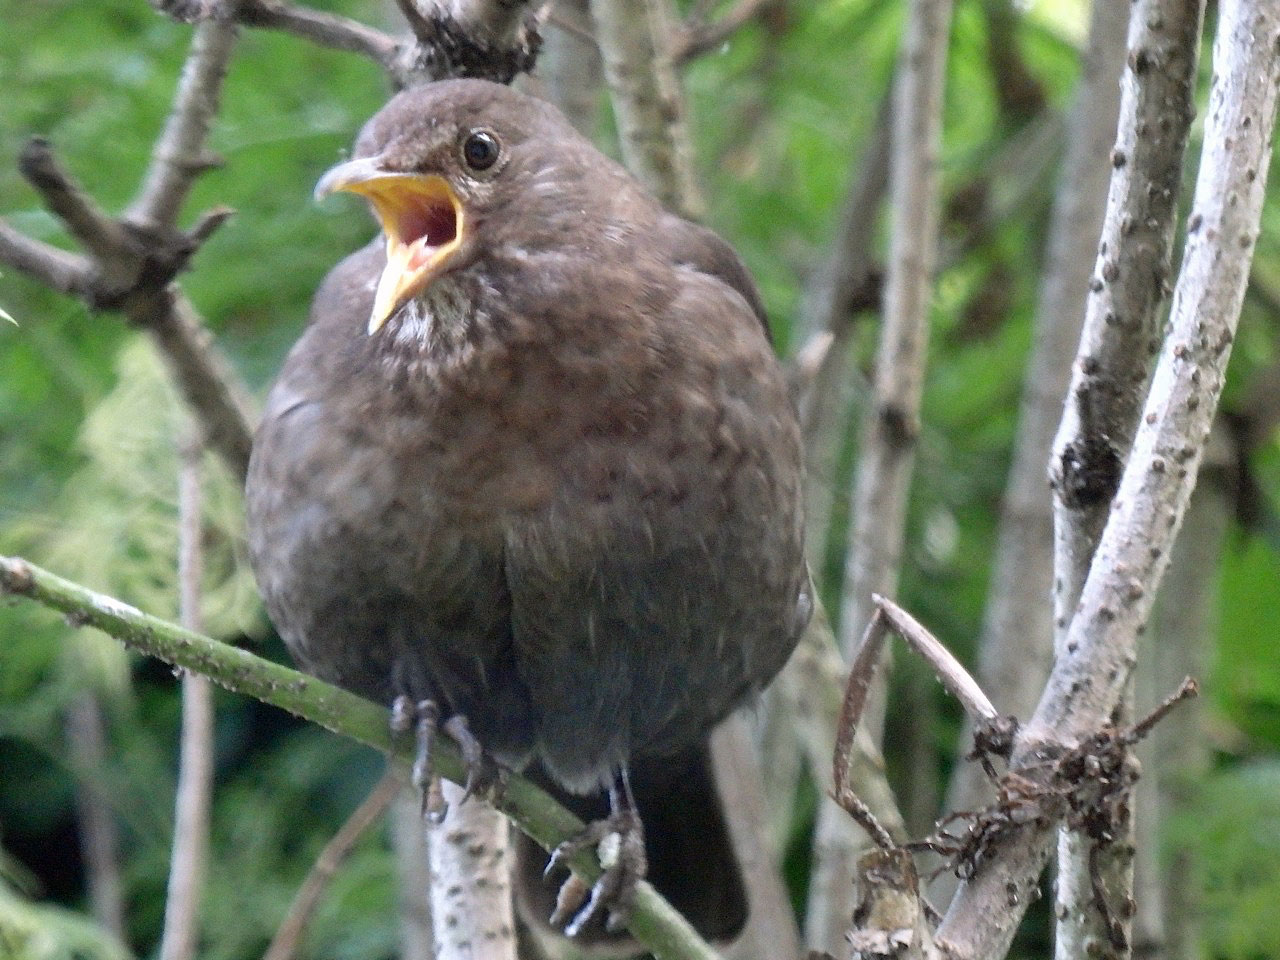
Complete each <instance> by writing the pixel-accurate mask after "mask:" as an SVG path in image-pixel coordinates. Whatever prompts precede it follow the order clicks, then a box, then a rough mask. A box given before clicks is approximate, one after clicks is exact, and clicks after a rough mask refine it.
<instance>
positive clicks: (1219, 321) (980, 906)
mask: <svg viewBox="0 0 1280 960" xmlns="http://www.w3.org/2000/svg"><path fill="white" fill-rule="evenodd" d="M1278 33H1280V10H1277V9H1276V8H1275V7H1274V6H1273V5H1261V6H1253V5H1249V4H1246V3H1243V2H1240V0H1227V2H1223V3H1222V4H1221V5H1220V8H1219V21H1218V36H1217V39H1216V41H1215V44H1214V74H1215V79H1214V84H1213V88H1212V91H1211V93H1210V107H1209V111H1208V116H1207V119H1206V123H1205V132H1204V150H1203V153H1202V156H1201V163H1200V172H1199V176H1198V178H1197V182H1196V191H1195V198H1194V201H1193V204H1192V215H1191V219H1190V221H1189V223H1188V232H1189V235H1188V240H1187V246H1186V250H1185V253H1184V257H1183V262H1182V269H1181V271H1180V273H1179V277H1178V284H1177V287H1176V289H1175V292H1174V297H1173V306H1172V310H1171V315H1170V316H1171V320H1170V331H1169V334H1168V336H1167V338H1166V340H1165V345H1164V348H1163V349H1162V351H1161V355H1160V360H1159V363H1158V365H1157V367H1156V372H1155V376H1154V378H1153V381H1152V387H1151V391H1150V396H1149V397H1148V399H1147V403H1146V407H1145V412H1144V415H1143V417H1142V418H1141V420H1140V422H1139V426H1138V432H1137V435H1136V437H1135V440H1134V444H1133V452H1132V454H1131V455H1130V457H1129V461H1128V464H1127V466H1126V469H1125V471H1124V474H1123V477H1122V479H1121V483H1120V489H1119V492H1118V493H1117V495H1116V498H1115V502H1114V505H1113V507H1112V510H1111V515H1110V518H1109V519H1108V521H1107V525H1106V527H1105V529H1104V531H1103V535H1102V539H1101V541H1100V542H1099V545H1098V549H1097V551H1096V554H1095V557H1094V561H1093V563H1092V565H1091V568H1090V572H1089V576H1088V578H1087V580H1086V581H1085V585H1084V589H1083V591H1082V592H1081V599H1080V606H1079V609H1078V611H1077V612H1076V614H1075V616H1074V617H1073V618H1072V621H1071V625H1070V628H1069V630H1068V632H1067V635H1066V637H1065V642H1064V643H1063V644H1062V645H1061V653H1060V655H1059V656H1058V658H1057V660H1056V662H1055V666H1054V670H1053V672H1052V674H1051V675H1050V678H1049V684H1048V686H1047V687H1046V690H1045V694H1044V696H1043V697H1042V699H1041V701H1040V705H1039V707H1038V708H1037V710H1036V714H1035V716H1033V717H1032V718H1031V721H1030V723H1028V724H1027V725H1026V726H1025V727H1024V729H1023V732H1022V735H1021V737H1020V738H1019V742H1018V744H1017V747H1016V749H1015V752H1014V756H1013V761H1012V769H1013V770H1014V771H1015V772H1016V773H1018V774H1019V775H1022V776H1030V777H1032V778H1034V777H1035V776H1037V775H1040V776H1043V770H1044V769H1045V768H1044V766H1043V763H1042V761H1044V760H1046V759H1051V758H1052V757H1054V756H1056V755H1058V754H1059V753H1060V752H1061V750H1062V749H1063V747H1064V746H1070V745H1075V744H1079V743H1080V742H1081V741H1082V740H1084V739H1085V738H1086V737H1088V736H1090V735H1092V734H1093V733H1094V732H1096V731H1097V730H1099V729H1101V728H1102V727H1103V725H1104V724H1105V723H1106V722H1107V719H1108V718H1109V717H1110V716H1111V714H1112V712H1113V711H1114V710H1115V708H1116V707H1117V706H1118V705H1119V703H1120V700H1121V697H1122V694H1123V692H1124V690H1125V687H1126V684H1127V678H1128V674H1129V672H1130V670H1131V669H1132V666H1133V662H1134V659H1135V647H1136V640H1137V636H1138V633H1139V631H1140V629H1141V628H1142V627H1143V626H1144V625H1145V624H1146V621H1147V618H1148V617H1149V615H1150V612H1151V604H1152V600H1153V596H1154V593H1155V591H1156V590H1157V589H1158V588H1159V586H1160V582H1161V579H1162V578H1163V575H1164V572H1165V568H1166V566H1167V564H1168V557H1169V552H1170V549H1171V547H1172V544H1173V540H1174V538H1175V536H1176V534H1177V532H1178V528H1179V525H1180V523H1181V521H1182V517H1183V514H1184V512H1185V510H1186V506H1187V502H1188V501H1189V499H1190V496H1191V491H1192V489H1193V488H1194V486H1195V479H1196V473H1197V470H1198V468H1199V464H1200V458H1201V456H1202V454H1203V450H1204V445H1205V441H1206V438H1207V437H1208V435H1209V427H1210V424H1211V422H1212V418H1213V415H1214V411H1215V410H1216V407H1217V404H1218V400H1219V399H1220V397H1221V393H1222V388H1223V384H1224V380H1225V377H1224V374H1225V368H1226V363H1227V359H1228V357H1229V355H1230V348H1231V343H1232V341H1233V340H1234V337H1235V329H1236V326H1237V324H1238V322H1239V315H1240V305H1241V302H1242V300H1243V298H1244V288H1245V285H1246V283H1247V280H1248V272H1249V265H1250V262H1251V260H1252V253H1253V245H1254V242H1255V240H1256V238H1257V235H1258V225H1259V220H1260V216H1261V208H1262V197H1263V192H1264V188H1265V179H1266V177H1265V174H1266V171H1267V169H1268V164H1269V161H1270V157H1271V137H1272V131H1273V128H1274V122H1275V111H1276V91H1277V84H1278V83H1280V60H1278V59H1277V58H1276V56H1275V38H1276V36H1277V34H1278ZM1051 834H1052V831H1051V828H1049V827H1047V826H1045V825H1042V824H1039V823H1031V824H1027V825H1020V826H1017V827H1011V828H1010V829H1009V830H1008V834H1007V836H1006V837H1005V838H1004V840H1003V841H1002V842H1001V844H1000V845H999V847H998V848H997V849H996V851H995V852H994V853H993V855H992V856H991V857H990V858H988V859H987V861H986V862H984V863H982V864H980V865H979V868H978V870H977V872H976V873H975V874H974V876H973V877H972V879H970V880H969V881H967V882H966V883H964V884H963V885H962V886H961V888H960V890H959V892H958V893H957V895H956V897H955V899H954V900H953V901H952V904H951V908H950V910H949V911H948V913H947V916H946V918H945V919H944V921H943V924H942V926H941V927H940V928H939V929H938V931H937V941H938V943H939V945H940V946H941V947H943V948H944V949H946V950H949V951H950V952H951V953H952V954H953V955H954V957H956V958H960V960H963V958H970V957H974V958H976V957H998V956H1002V955H1003V954H1004V953H1005V952H1006V951H1007V949H1008V945H1009V942H1010V940H1011V939H1012V936H1013V932H1014V930H1015V929H1016V926H1017V923H1018V920H1019V919H1020V918H1021V916H1022V912H1023V910H1024V909H1025V906H1026V903H1027V902H1028V899H1029V893H1030V891H1031V889H1032V886H1033V884H1034V882H1035V879H1036V877H1037V876H1038V873H1039V871H1040V869H1041V868H1042V867H1043V865H1044V862H1045V860H1046V859H1047V857H1048V854H1049V849H1050V839H1051Z"/></svg>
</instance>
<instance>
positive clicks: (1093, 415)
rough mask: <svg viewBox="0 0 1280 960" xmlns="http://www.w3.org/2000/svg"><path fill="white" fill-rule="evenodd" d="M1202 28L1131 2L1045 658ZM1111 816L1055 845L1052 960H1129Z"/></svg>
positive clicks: (1184, 125)
mask: <svg viewBox="0 0 1280 960" xmlns="http://www.w3.org/2000/svg"><path fill="white" fill-rule="evenodd" d="M1203 15H1204V4H1203V2H1202V0H1143V2H1139V3H1137V4H1136V5H1135V6H1134V7H1133V9H1132V15H1131V20H1130V29H1129V50H1130V53H1129V69H1128V70H1127V71H1125V73H1124V75H1123V84H1122V96H1121V103H1120V120H1119V128H1118V135H1117V138H1116V146H1115V149H1114V150H1112V152H1111V165H1112V167H1113V172H1112V175H1111V185H1110V191H1109V193H1108V197H1107V209H1106V215H1105V218H1104V221H1103V227H1102V239H1101V242H1100V243H1099V245H1098V257H1097V263H1096V265H1095V267H1094V277H1093V280H1092V282H1091V284H1090V290H1091V295H1090V297H1089V298H1088V301H1087V305H1086V310H1085V318H1084V327H1083V330H1082V333H1081V340H1080V347H1079V351H1078V354H1077V360H1076V364H1075V367H1074V371H1073V377H1072V384H1071V389H1070V393H1069V394H1068V401H1067V406H1066V410H1065V412H1064V415H1063V418H1062V424H1061V426H1060V427H1059V431H1058V436H1057V438H1056V439H1055V443H1054V447H1055V452H1054V456H1053V461H1052V468H1051V473H1052V475H1053V478H1054V490H1055V510H1054V517H1055V548H1056V549H1055V562H1054V578H1053V582H1054V594H1053V596H1054V616H1055V623H1057V624H1058V625H1059V626H1058V630H1057V631H1056V640H1057V641H1058V643H1057V644H1055V646H1057V647H1058V652H1059V653H1061V647H1060V643H1061V642H1062V640H1063V638H1064V637H1065V635H1066V627H1067V624H1068V622H1069V619H1070V617H1071V615H1072V613H1073V612H1074V611H1075V609H1076V604H1077V602H1078V601H1079V597H1080V590H1081V587H1082V586H1083V583H1084V578H1085V576H1086V574H1087V573H1088V570H1089V566H1090V562H1091V561H1092V559H1093V555H1094V549H1095V547H1096V546H1097V542H1098V538H1099V536H1100V535H1101V533H1102V525H1103V523H1104V522H1106V518H1107V512H1108V509H1109V506H1110V503H1111V497H1112V494H1113V493H1114V492H1115V485H1116V484H1117V483H1118V481H1119V478H1120V470H1121V467H1122V465H1123V464H1124V460H1125V458H1126V456H1127V455H1128V452H1129V445H1130V443H1131V441H1132V438H1133V434H1134V430H1135V429H1136V427H1137V418H1138V414H1139V411H1140V408H1141V405H1142V402H1143V398H1144V397H1145V396H1146V392H1147V384H1148V382H1149V364H1148V362H1147V358H1148V356H1149V355H1150V354H1151V353H1152V352H1154V350H1155V349H1156V348H1157V345H1158V343H1159V329H1160V326H1159V325H1160V306H1161V303H1162V301H1163V299H1164V296H1165V288H1166V279H1165V278H1166V277H1167V276H1168V274H1169V260H1170V255H1171V252H1172V247H1173V229H1174V222H1173V221H1174V215H1175V213H1176V210H1177V199H1178V192H1179V187H1180V185H1181V172H1182V166H1183V153H1184V151H1185V148H1186V140H1187V134H1188V131H1189V129H1190V125H1191V118H1192V116H1193V115H1194V112H1195V107H1194V101H1193V97H1194V94H1195V75H1196V64H1197V60H1198V53H1199V44H1200V32H1201V22H1202V19H1203ZM1124 699H1125V700H1126V701H1129V700H1131V699H1132V698H1131V697H1126V698H1124ZM1120 811H1121V813H1123V815H1124V821H1125V822H1124V823H1118V824H1117V832H1116V837H1117V838H1116V840H1115V841H1114V842H1113V841H1111V840H1105V841H1096V840H1091V839H1090V838H1088V837H1086V836H1083V835H1074V836H1073V835H1071V833H1070V832H1069V831H1068V832H1064V834H1063V836H1062V838H1061V841H1060V844H1059V858H1058V860H1059V868H1058V881H1057V909H1056V910H1055V915H1056V917H1057V919H1058V932H1057V936H1056V937H1055V947H1056V952H1057V956H1058V957H1059V958H1062V960H1066V958H1071V957H1074V956H1077V955H1078V954H1079V953H1080V952H1081V951H1082V950H1084V949H1085V945H1086V944H1088V943H1097V944H1108V945H1109V946H1110V947H1111V948H1112V949H1114V951H1115V952H1116V953H1117V955H1123V954H1126V953H1127V952H1128V950H1129V940H1130V937H1129V928H1130V927H1131V925H1132V924H1131V921H1132V915H1131V913H1129V912H1128V911H1125V910H1122V909H1121V910H1117V909H1112V908H1110V907H1108V906H1107V903H1108V902H1111V903H1117V904H1124V903H1126V902H1128V901H1129V900H1130V899H1132V887H1133V861H1132V857H1130V856H1128V855H1127V851H1128V850H1130V849H1132V838H1131V837H1130V836H1129V834H1130V832H1131V830H1132V817H1131V816H1129V815H1128V814H1129V806H1128V804H1124V805H1121V808H1120ZM1108 888H1109V889H1108ZM1099 890H1107V893H1106V896H1107V897H1109V901H1108V900H1104V899H1102V897H1101V896H1099V894H1098V891H1099Z"/></svg>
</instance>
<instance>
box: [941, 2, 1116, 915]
mask: <svg viewBox="0 0 1280 960" xmlns="http://www.w3.org/2000/svg"><path fill="white" fill-rule="evenodd" d="M1128 23H1129V8H1128V7H1127V6H1125V5H1124V4H1118V3H1111V2H1108V0H1095V2H1094V4H1093V10H1092V16H1091V20H1090V26H1089V42H1088V49H1087V50H1086V51H1085V55H1084V63H1083V69H1082V74H1081V77H1080V82H1079V85H1078V87H1077V90H1076V94H1075V98H1074V100H1073V103H1072V106H1071V114H1070V117H1069V119H1068V133H1067V137H1066V144H1065V147H1066V155H1065V157H1064V158H1063V161H1062V173H1061V177H1060V181H1059V186H1058V191H1057V196H1056V199H1055V201H1054V207H1053V214H1052V220H1051V222H1050V226H1049V240H1048V243H1047V245H1046V249H1045V256H1044V275H1043V279H1042V281H1041V284H1040V296H1039V303H1038V304H1037V307H1036V313H1035V319H1034V331H1033V334H1032V336H1033V340H1032V346H1031V355H1030V357H1029V358H1028V360H1027V373H1026V378H1025V380H1024V381H1023V385H1022V399H1021V402H1020V404H1019V411H1018V427H1017V434H1016V436H1015V438H1014V444H1013V463H1012V464H1011V465H1010V467H1009V479H1008V482H1007V484H1006V485H1005V495H1004V500H1003V503H1002V505H1001V510H1000V525H999V529H998V532H997V535H996V550H995V558H994V561H993V563H992V570H993V572H992V575H991V587H990V591H989V594H988V598H987V605H986V610H985V611H984V615H983V622H982V634H981V636H980V637H979V640H978V652H977V659H978V677H979V682H980V683H981V684H982V686H983V688H984V689H985V690H987V691H988V692H990V694H991V695H992V697H993V698H995V700H996V701H997V702H998V703H1000V704H1001V705H1002V706H1003V707H1004V710H1005V712H1006V713H1008V714H1011V715H1013V716H1015V717H1027V716H1030V714H1031V711H1032V710H1034V709H1035V704H1036V699H1037V697H1038V696H1039V694H1040V692H1041V690H1043V689H1044V681H1045V678H1046V677H1047V676H1048V673H1049V666H1050V663H1051V662H1052V655H1053V615H1052V608H1051V604H1050V597H1051V596H1052V593H1051V591H1052V586H1053V511H1052V499H1051V497H1050V494H1049V488H1048V484H1047V483H1046V477H1045V471H1046V468H1047V465H1048V463H1049V454H1050V450H1051V449H1052V445H1053V437H1054V433H1055V431H1056V429H1057V426H1058V422H1059V421H1060V420H1061V418H1062V398H1063V397H1064V396H1065V395H1066V392H1067V384H1068V382H1069V380H1070V378H1071V357H1072V356H1073V351H1074V348H1075V345H1076V343H1077V342H1078V341H1079V338H1080V326H1081V324H1082V323H1083V320H1084V310H1085V295H1086V292H1087V290H1088V279H1089V269H1090V264H1091V263H1092V259H1093V257H1094V255H1095V254H1096V252H1097V243H1098V234H1099V231H1100V230H1101V228H1102V214H1103V209H1104V207H1105V205H1106V193H1107V183H1108V179H1109V175H1110V170H1111V168H1110V165H1109V164H1107V163H1106V162H1105V160H1104V159H1103V158H1105V156H1106V154H1107V148H1108V147H1109V146H1110V145H1111V144H1112V143H1114V140H1115V135H1116V121H1117V117H1118V116H1119V109H1120V73H1121V71H1122V69H1123V67H1124V55H1125V38H1126V33H1127V30H1128ZM972 735H973V725H972V723H969V724H966V726H965V730H964V732H963V733H962V734H961V742H962V743H968V742H969V741H970V740H971V738H972ZM990 792H991V788H990V785H989V781H988V780H987V778H986V776H985V774H984V772H983V770H982V768H981V767H980V766H979V765H977V764H972V763H964V764H957V766H956V769H955V774H954V775H953V778H952V781H951V787H950V790H949V792H948V802H947V806H948V808H949V809H951V810H974V809H977V808H978V807H979V806H981V805H982V803H983V802H984V798H985V797H987V796H989V795H990ZM934 890H935V895H938V896H939V900H940V902H946V901H947V900H949V899H950V896H951V893H953V892H954V890H955V881H954V878H953V877H952V876H951V875H950V874H946V875H944V876H943V877H941V878H939V882H938V883H937V884H935V887H934Z"/></svg>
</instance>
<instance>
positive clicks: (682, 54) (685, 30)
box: [671, 0, 778, 66]
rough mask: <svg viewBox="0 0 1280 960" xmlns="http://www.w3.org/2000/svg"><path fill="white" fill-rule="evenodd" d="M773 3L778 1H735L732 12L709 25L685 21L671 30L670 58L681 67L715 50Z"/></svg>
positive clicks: (773, 4)
mask: <svg viewBox="0 0 1280 960" xmlns="http://www.w3.org/2000/svg"><path fill="white" fill-rule="evenodd" d="M777 3H778V0H738V2H737V3H735V4H734V6H733V9H731V10H730V11H729V12H728V13H726V14H724V15H723V16H722V17H720V18H719V19H717V20H715V21H713V22H711V23H706V22H704V21H701V20H698V21H695V22H686V23H685V24H683V25H682V26H680V27H678V28H677V29H676V31H675V42H674V43H673V44H672V51H671V53H672V59H673V60H674V61H675V62H676V63H677V64H678V65H680V66H684V65H685V64H686V63H688V62H689V61H690V60H694V59H697V58H698V57H700V56H702V55H703V54H704V53H708V52H710V51H712V50H715V49H716V48H717V47H719V46H720V44H722V43H724V42H725V41H727V40H728V39H729V38H730V37H731V36H733V35H734V34H735V33H737V32H738V31H739V30H741V29H742V28H743V27H744V26H746V25H747V24H748V23H750V22H751V21H752V20H755V19H757V18H758V17H760V16H762V15H764V13H765V12H766V11H767V10H768V9H769V8H770V7H773V6H776V5H777Z"/></svg>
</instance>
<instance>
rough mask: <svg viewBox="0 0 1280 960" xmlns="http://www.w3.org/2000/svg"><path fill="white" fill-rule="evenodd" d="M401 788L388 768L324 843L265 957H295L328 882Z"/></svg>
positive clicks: (285, 959) (283, 959)
mask: <svg viewBox="0 0 1280 960" xmlns="http://www.w3.org/2000/svg"><path fill="white" fill-rule="evenodd" d="M399 792H400V780H399V778H398V777H396V775H395V773H393V772H392V771H387V773H385V774H383V775H382V779H381V780H379V781H378V782H377V783H376V784H375V785H374V788H373V789H372V790H370V791H369V795H368V796H367V797H365V798H364V800H362V801H361V802H360V805H359V806H358V807H356V808H355V810H353V811H352V812H351V816H349V817H348V818H347V820H346V822H345V823H344V824H343V825H342V826H341V827H340V828H339V830H338V832H337V833H335V834H334V835H333V837H332V838H330V840H329V842H328V843H326V844H325V845H324V849H323V850H321V851H320V855H319V856H318V857H316V861H315V863H313V864H312V865H311V869H310V870H309V871H308V872H307V877H306V879H305V880H303V881H302V886H300V887H299V888H298V892H297V893H296V894H294V897H293V902H292V903H291V904H289V912H288V913H286V914H285V917H284V920H283V921H282V922H281V924H280V926H279V927H278V928H277V929H276V933H275V936H274V937H272V938H271V945H270V946H269V947H267V952H266V953H265V954H263V960H292V957H293V955H294V953H295V952H296V951H297V949H298V944H299V943H301V941H302V935H303V933H304V932H305V931H306V928H307V924H308V923H310V921H311V917H312V915H314V914H315V911H316V907H318V906H319V905H320V900H321V898H322V897H323V896H324V891H325V889H326V888H327V887H328V886H329V881H330V880H332V879H333V876H334V874H336V873H337V872H338V868H339V867H341V866H342V864H343V863H345V862H346V860H347V858H348V857H350V856H351V852H352V851H353V850H355V848H356V844H358V843H359V842H360V839H361V838H362V837H363V836H364V835H365V834H366V833H367V832H368V831H369V828H370V827H372V826H373V825H374V824H375V823H377V822H378V819H379V818H380V817H381V816H382V815H383V813H385V812H386V810H387V807H389V806H390V805H391V801H392V800H394V799H395V797H396V795H397V794H398V793H399Z"/></svg>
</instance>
